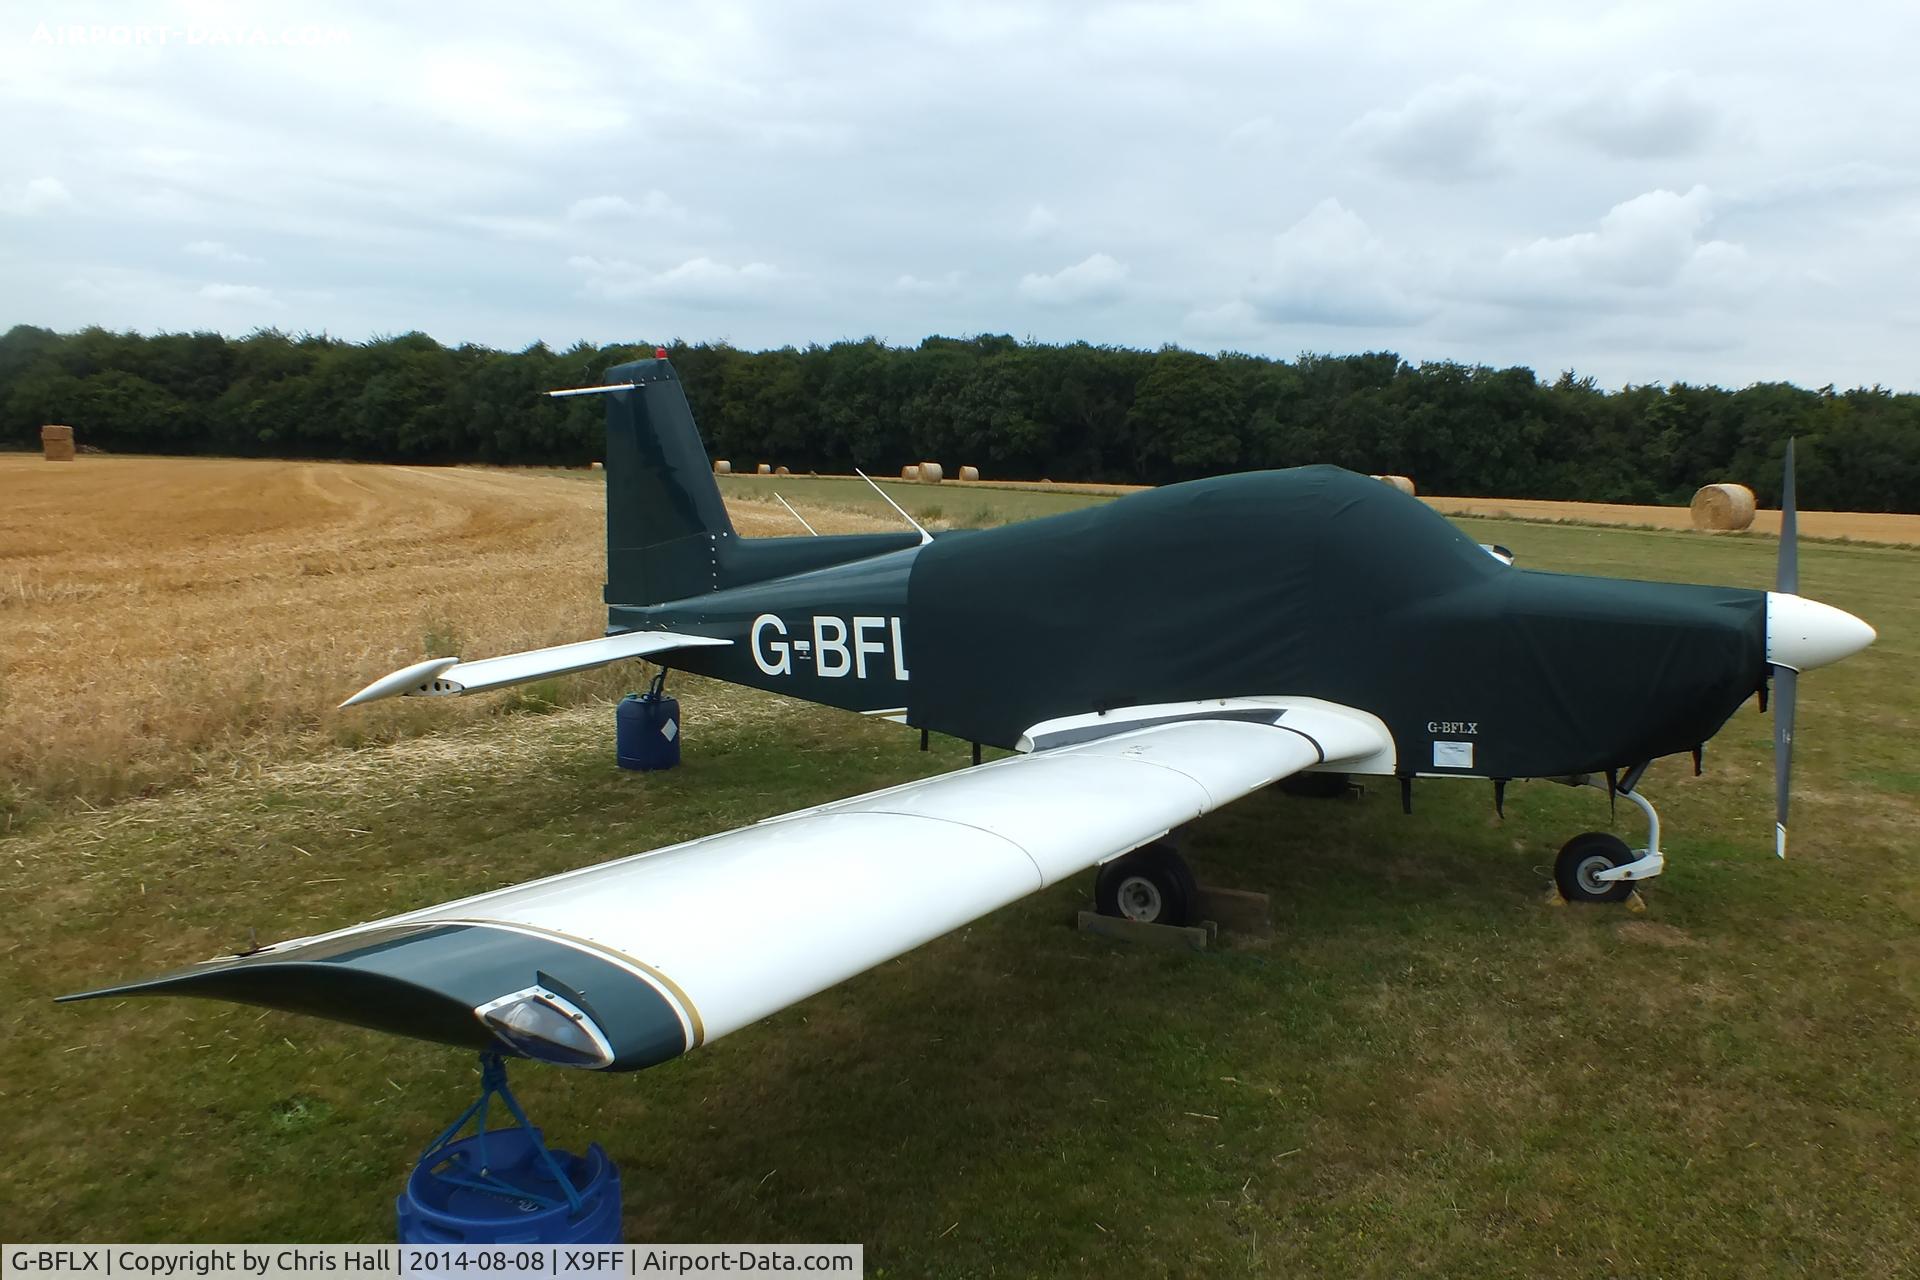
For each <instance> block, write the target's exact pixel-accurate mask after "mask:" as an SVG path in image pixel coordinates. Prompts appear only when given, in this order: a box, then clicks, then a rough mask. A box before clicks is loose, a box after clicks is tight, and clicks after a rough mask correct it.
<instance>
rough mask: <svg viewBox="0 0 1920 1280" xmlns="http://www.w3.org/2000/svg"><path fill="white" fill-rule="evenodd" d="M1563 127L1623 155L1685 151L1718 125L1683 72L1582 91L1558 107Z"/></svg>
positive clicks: (1713, 110) (1698, 145)
mask: <svg viewBox="0 0 1920 1280" xmlns="http://www.w3.org/2000/svg"><path fill="white" fill-rule="evenodd" d="M1560 119H1561V122H1562V124H1563V125H1564V126H1565V127H1566V129H1567V130H1568V132H1570V133H1572V134H1573V135H1574V136H1576V137H1578V138H1581V139H1584V140H1585V141H1587V142H1589V143H1591V144H1592V145H1593V146H1595V147H1598V148H1599V149H1600V150H1601V151H1604V152H1606V153H1607V154H1608V155H1612V156H1617V157H1621V158H1625V159H1644V158H1658V157H1665V156H1683V155H1690V154H1692V153H1694V152H1697V151H1699V150H1700V149H1701V148H1702V147H1704V146H1705V145H1706V144H1707V142H1708V141H1709V140H1710V139H1711V138H1712V137H1713V135H1714V133H1715V132H1716V131H1717V130H1718V129H1719V128H1720V125H1721V120H1720V112H1719V109H1718V108H1717V107H1715V106H1714V104H1713V101H1712V99H1710V98H1709V97H1708V96H1707V94H1706V92H1705V91H1704V90H1703V89H1701V88H1700V86H1699V85H1697V84H1695V83H1694V81H1693V80H1692V79H1691V78H1690V77H1687V76H1681V75H1663V76H1655V77H1653V78H1651V79H1646V80H1640V81H1637V82H1635V83H1632V84H1628V85H1623V86H1615V87H1612V88H1609V89H1602V90H1596V91H1594V92H1591V93H1588V94H1586V95H1584V96H1582V97H1581V98H1579V99H1578V100H1576V101H1575V102H1573V103H1571V104H1569V105H1568V106H1567V107H1566V108H1564V109H1563V110H1562V111H1561V112H1560Z"/></svg>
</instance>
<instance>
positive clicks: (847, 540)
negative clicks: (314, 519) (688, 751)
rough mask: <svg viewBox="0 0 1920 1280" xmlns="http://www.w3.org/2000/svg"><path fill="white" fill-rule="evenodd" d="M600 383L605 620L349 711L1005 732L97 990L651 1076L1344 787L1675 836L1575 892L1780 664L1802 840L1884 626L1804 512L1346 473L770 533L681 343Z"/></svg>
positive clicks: (1785, 739)
mask: <svg viewBox="0 0 1920 1280" xmlns="http://www.w3.org/2000/svg"><path fill="white" fill-rule="evenodd" d="M576 393H580V394H596V395H602V396H604V397H605V401H606V406H607V452H606V463H605V466H606V475H607V581H606V590H605V599H606V603H607V606H608V634H607V635H606V636H604V637H602V638H600V639H595V640H585V641H580V642H577V643H574V644H569V645H561V646H557V647H555V648H552V649H544V650H536V651H533V652H531V653H524V654H514V655H509V656H507V657H503V658H489V659H481V660H478V661H472V662H469V661H463V660H461V659H459V658H455V657H438V658H432V659H429V660H427V661H426V662H423V663H419V664H416V665H415V666H413V667H409V668H406V669H404V670H402V671H397V672H394V673H393V674H391V675H389V676H386V677H383V678H381V679H380V680H377V681H375V682H374V683H373V684H371V685H369V686H368V687H367V688H366V689H364V690H362V691H361V692H360V693H359V694H357V695H355V696H354V697H353V698H351V699H349V700H348V704H349V705H351V704H354V703H359V702H366V701H371V700H373V699H376V698H381V697H387V696H395V695H404V696H427V697H433V696H452V695H459V694H464V693H473V692H480V691H484V690H487V689H492V688H497V687H500V686H503V685H508V684H514V683H518V682H521V681H525V680H532V679H539V678H542V677H546V676H551V675H555V674H559V673H563V672H567V671H574V670H580V669H583V668H586V667H591V666H598V665H602V664H605V663H609V662H615V661H621V660H626V659H631V658H635V657H645V658H651V659H653V660H654V661H656V662H659V663H661V664H662V665H663V666H670V667H672V668H675V669H678V670H684V671H690V672H695V673H698V674H701V675H706V676H710V677H713V678H716V679H721V680H727V681H732V682H735V683H738V684H743V685H750V686H753V687H756V688H761V689H767V690H772V691H774V692H777V693H782V694H786V695H790V696H793V697H798V698H803V699H807V700H809V701H813V702H818V703H824V704H827V705H830V706H834V707H841V708H846V709H849V710H854V711H861V712H868V713H876V714H884V715H890V716H895V717H897V718H900V719H903V720H904V722H905V723H907V724H909V725H912V726H916V727H919V728H921V729H924V730H927V731H930V732H937V733H941V734H948V735H952V736H955V737H959V738H962V739H966V740H969V741H971V742H974V743H984V744H989V745H994V746H1000V747H1007V748H1014V749H1015V750H1016V751H1017V754H1015V755H1013V756H1010V757H1007V758H1004V759H1000V760H995V761H993V762H991V763H989V764H986V765H984V766H981V767H978V768H973V769H965V770H961V771H960V772H958V773H955V774H948V775H944V776H941V777H936V778H931V779H926V780H923V781H919V782H913V783H908V784H905V785H904V786H901V787H896V788H890V789H888V790H885V791H881V792H876V793H874V794H873V795H869V796H861V797H856V798H854V799H851V800H845V801H838V802H835V803H831V804H827V805H822V806H820V807H818V808H816V809H810V810H805V811H802V812H800V813H797V814H790V815H786V816H785V817H782V818H778V819H773V820H770V821H768V822H766V823H762V824H759V825H757V826H754V827H748V828H744V829H742V830H738V831H732V832H726V833H723V834H720V835H715V836H710V837H707V838H705V839H703V840H697V841H692V842H689V843H687V844H684V845H678V846H674V847H671V848H667V849H661V850H653V851H649V852H646V853H641V854H637V855H634V856H632V857H628V858H624V859H621V860H618V861H614V862H610V863H605V864H602V865H599V866H593V867H587V868H583V869H581V870H579V871H575V872H570V873H568V874H566V875H562V876H558V877H553V878H551V879H548V880H543V881H536V882H533V883H531V884H527V885H522V886H517V887H515V888H511V889H503V890H497V891H494V892H492V893H487V894H482V895H479V896H478V897H474V898H469V899H463V900H461V901H458V902H453V903H447V904H443V905H441V906H438V907H429V908H426V909H424V910H421V911H415V912H410V913H407V914H405V915H402V916H397V917H392V918H390V919H387V920H381V921H374V922H370V923H366V924H360V925H354V926H351V927H348V928H345V929H339V930H335V931H333V932H331V933H326V934H321V935H316V936H314V937H309V938H301V939H295V940H293V941H290V942H286V943H280V944H277V945H275V946H273V947H267V948H263V949H261V950H259V951H256V952H252V953H249V954H248V955H245V956H239V957H226V958H221V959H217V960H214V961H209V962H207V963H205V964H202V965H196V966H193V967H192V968H190V969H187V970H183V971H180V972H177V973H174V974H169V975H166V976H163V977H161V978H157V979H152V980H148V981H145V982H137V983H131V984H123V985H118V986H114V987H108V988H103V989H101V990H100V991H96V992H89V993H86V994H88V995H105V994H139V993H179V994H198V995H208V996H216V997H222V998H227V999H234V1000H242V1001H248V1002H252V1003H257V1004H266V1005H270V1006H275V1007H280V1008H287V1009H295V1010H299V1011H302V1012H307V1013H315V1014H320V1015H323V1016H327V1017H332V1018H336V1019H340V1020H343V1021H348V1022H356V1023H360V1024H363V1025H368V1026H374V1027H378V1028H381V1029H383V1030H389V1031H394V1032H396V1033H399V1034H405V1035H413V1036H419V1037H423V1038H427V1039H433V1040H440V1041H444V1042H447V1043H453V1044H461V1045H467V1046H470V1047H477V1048H481V1049H485V1050H492V1051H503V1052H512V1053H519V1054H522V1055H525V1056H529V1057H535V1058H541V1059H544V1060H547V1061H552V1062H560V1063H564V1064H567V1065H575V1066H584V1067H595V1068H611V1069H631V1068H634V1067H642V1066H647V1065H650V1064H651V1063H654V1062H659V1061H662V1060H664V1059H666V1058H669V1057H673V1056H675V1055H677V1054H679V1053H683V1052H685V1051H687V1050H688V1049H691V1048H692V1047H694V1046H696V1045H698V1044H700V1043H703V1042H704V1041H705V1040H708V1039H711V1038H714V1037H715V1036H717V1035H720V1034H724V1033H725V1032H727V1031H729V1030H732V1029H734V1028H736V1027H739V1026H743V1025H746V1024H747V1023H749V1022H751V1021H753V1020H755V1019H756V1018H759V1017H761V1016H764V1015H766V1014H768V1013H771V1012H774V1011H775V1010H777V1009H779V1008H782V1007H784V1006H785V1005H787V1004H790V1003H792V1002H793V1001H795V1000H798V999H801V998H803V997H805V996H806V995H808V994H811V993H812V992H815V991H818V990H821V989H823V988H824V987H826V986H828V985H831V984H832V983H834V982H837V981H839V980H841V979H843V978H845V977H848V976H851V975H852V974H854V973H857V972H859V971H861V970H862V969H865V968H868V967H870V966H872V965H874V964H877V963H879V962H881V961H882V960H885V959H888V958H891V957H893V956H896V955H899V954H901V953H902V952H903V951H905V950H907V949H909V948H911V947H913V946H916V945H918V944H919V943H921V942H924V941H927V940H928V939H930V938H932V937H935V936H937V935H938V934H940V933H943V932H946V931H947V930H949V929H952V928H955V927H957V926H959V925H961V924H964V923H966V922H967V921H969V920H972V919H975V918H977V917H978V916H979V915H981V914H984V913H985V912H987V911H990V910H993V909H994V908H996V907H998V906H1000V905H1002V904H1004V903H1006V902H1010V901H1012V900H1014V899H1015V898H1018V897H1020V896H1023V895H1024V894H1026V893H1030V892H1033V891H1034V890H1036V889H1039V888H1044V887H1046V886H1047V885H1050V884H1053V883H1056V882H1057V881H1059V880H1060V879H1062V878H1065V877H1067V876H1070V875H1074V874H1078V873H1080V872H1083V871H1085V870H1086V869H1088V868H1091V867H1099V868H1101V871H1100V875H1099V877H1098V878H1097V881H1096V887H1097V892H1098V894H1099V895H1100V900H1101V904H1102V906H1103V909H1109V910H1118V911H1120V912H1121V913H1122V914H1127V915H1133V916H1135V917H1136V918H1139V919H1146V920H1155V919H1166V918H1169V916H1170V915H1175V914H1177V913H1178V911H1179V909H1180V907H1181V904H1182V901H1183V899H1184V898H1185V897H1186V896H1187V895H1186V893H1185V888H1184V886H1189V885H1190V883H1191V881H1190V875H1188V873H1186V872H1185V871H1184V866H1183V864H1181V863H1180V862H1179V861H1178V858H1177V854H1175V853H1173V852H1172V851H1171V850H1170V849H1169V848H1167V847H1166V845H1165V844H1164V837H1166V836H1168V834H1169V833H1170V832H1173V831H1176V830H1177V829H1178V828H1180V827H1181V826H1183V825H1184V824H1186V823H1189V822H1191V821H1193V820H1195V819H1197V818H1198V817H1200V816H1202V815H1204V814H1205V813H1208V812H1210V811H1212V810H1213V809H1215V808H1218V807H1220V806H1221V805H1223V804H1226V803H1229V802H1231V801H1232V800H1234V799H1236V798H1239V797H1241V796H1244V795H1246V794H1249V793H1250V792H1251V791H1253V790H1256V789H1259V788H1261V787H1264V786H1267V785H1270V784H1272V783H1274V782H1276V781H1279V780H1281V779H1284V778H1286V777H1288V776H1290V775H1293V774H1298V773H1301V772H1306V771H1316V770H1317V771H1338V772H1345V773H1363V774H1379V775H1393V776H1397V777H1399V778H1401V779H1403V780H1405V784H1406V785H1409V786H1410V781H1411V779H1413V778H1415V777H1423V776H1438V777H1456V778H1461V777H1467V778H1483V779H1484V778H1491V779H1494V780H1495V782H1496V784H1498V785H1500V786H1504V784H1505V782H1506V781H1507V780H1511V779H1517V778H1554V779H1559V780H1579V779H1583V778H1584V779H1591V778H1594V777H1597V776H1604V777H1605V778H1606V779H1607V780H1608V781H1607V785H1608V786H1609V788H1610V789H1613V790H1616V791H1617V792H1618V793H1619V794H1623V795H1627V796H1629V797H1630V798H1632V799H1633V800H1634V802H1635V803H1636V804H1638V805H1640V807H1641V808H1642V809H1644V810H1645V811H1646V813H1647V815H1648V817H1649V819H1650V820H1651V830H1650V832H1649V839H1648V843H1647V846H1646V848H1645V849H1644V850H1643V851H1639V852H1638V853H1637V854H1636V853H1634V852H1632V851H1629V850H1627V849H1626V847H1625V845H1624V843H1622V842H1620V841H1618V840H1617V839H1615V838H1614V837H1611V836H1603V835H1600V834H1599V833H1589V834H1588V836H1582V837H1577V838H1576V840H1575V841H1573V842H1570V843H1569V846H1568V848H1567V849H1566V850H1563V851H1562V859H1561V864H1559V865H1557V867H1556V871H1557V873H1559V874H1558V876H1557V878H1558V879H1559V882H1560V884H1561V887H1562V889H1563V890H1564V891H1565V892H1567V893H1569V894H1570V895H1572V896H1576V897H1588V898H1591V899H1593V900H1603V899H1605V898H1607V897H1610V896H1615V895H1624V893H1625V892H1627V891H1629V890H1630V889H1631V887H1632V886H1631V883H1630V882H1632V881H1634V880H1640V879H1644V878H1645V877H1647V876H1650V875H1653V874H1656V873H1657V872H1658V871H1659V870H1660V868H1661V866H1662V865H1663V855H1662V853H1661V850H1660V848H1659V833H1658V819H1657V815H1655V814H1654V812H1653V810H1652V807H1651V805H1650V804H1649V803H1648V802H1647V801H1646V799H1645V797H1644V796H1642V795H1641V794H1640V792H1639V791H1638V789H1637V783H1638V781H1639V778H1640V774H1641V772H1642V771H1643V770H1644V768H1645V766H1646V764H1647V763H1648V762H1650V761H1652V760H1654V759H1656V758H1658V757H1661V756H1665V755H1669V754H1673V753H1676V752H1686V751H1691V750H1694V749H1696V748H1698V747H1699V746H1700V744H1702V743H1704V742H1705V741H1706V740H1707V739H1709V738H1710V737H1711V736H1712V735H1713V734H1714V733H1715V731H1717V730H1718V729H1719V728H1720V726H1721V725H1722V724H1723V723H1724V722H1725V721H1726V719H1727V718H1728V716H1730V715H1731V714H1732V713H1733V711H1734V710H1735V709H1736V708H1738V707H1739V706H1740V705H1741V703H1742V702H1744V701H1745V700H1746V699H1747V698H1749V697H1751V696H1753V695H1754V694H1755V692H1756V691H1764V690H1765V688H1766V687H1767V686H1768V684H1769V682H1770V681H1771V683H1772V684H1773V686H1774V688H1775V689H1776V691H1777V693H1778V697H1779V708H1778V710H1779V712H1780V715H1779V718H1778V720H1777V724H1776V745H1777V747H1778V748H1779V751H1780V760H1781V766H1780V767H1781V777H1780V782H1781V797H1782V799H1781V804H1782V808H1781V812H1780V819H1781V825H1780V830H1781V837H1780V840H1781V848H1782V849H1784V839H1785V836H1784V832H1785V808H1784V797H1785V786H1784V783H1785V762H1786V760H1787V759H1788V758H1789V756H1788V754H1787V752H1788V748H1790V744H1791V708H1792V705H1793V689H1794V681H1795V679H1796V678H1797V675H1798V672H1799V671H1801V670H1804V669H1807V668H1810V667H1813V666H1818V665H1821V664H1822V663H1825V662H1830V661H1834V660H1837V659H1838V658H1841V657H1844V656H1846V655H1847V654H1849V653H1851V652H1854V651H1855V650H1857V649H1859V648H1860V647H1862V646H1864V645H1865V644H1866V643H1868V642H1869V641H1871V639H1872V638H1873V633H1872V631H1871V629H1870V628H1868V627H1867V626H1866V625H1865V624H1864V623H1862V622H1860V621H1859V620H1858V619H1855V618H1853V617H1852V616H1851V615H1848V614H1846V613H1843V612H1841V611H1839V610H1837V609H1832V608H1829V607H1827V606H1825V605H1821V604H1818V603H1815V602H1813V601H1809V600H1806V599H1804V598H1802V597H1800V596H1799V595H1798V594H1797V590H1796V588H1797V560H1794V561H1792V565H1791V572H1789V552H1790V549H1791V548H1792V546H1793V545H1794V544H1793V539H1792V531H1791V519H1790V517H1791V506H1790V504H1789V506H1788V515H1789V520H1788V530H1787V536H1786V537H1784V538H1783V543H1782V572H1781V581H1780V584H1779V586H1780V589H1779V590H1776V591H1774V592H1767V591H1760V590H1750V589H1744V588H1728V587H1711V586H1684V585H1675V584H1668V583H1653V582H1634V581H1621V580H1616V579H1607V578H1595V577H1583V576H1577V575H1569V574H1555V573H1543V572H1536V571H1533V570H1529V569H1525V568H1518V567H1514V566H1513V565H1511V564H1509V563H1508V562H1507V561H1506V559H1505V558H1504V557H1496V556H1493V555H1490V554H1489V553H1488V551H1487V550H1486V549H1485V548H1483V547H1482V546H1480V545H1479V544H1477V543H1476V542H1474V541H1473V540H1472V539H1470V538H1468V537H1467V536H1466V535H1465V534H1463V533H1462V532H1460V531H1459V530H1458V529H1456V528H1455V527H1454V526H1452V525H1451V524H1449V523H1448V522H1447V521H1446V520H1445V519H1443V518H1442V517H1440V516H1439V515H1438V514H1436V513H1435V512H1433V511H1432V510H1430V509H1429V508H1428V507H1427V506H1426V505H1425V504H1423V503H1421V502H1419V501H1417V500H1416V499H1414V498H1412V497H1410V496H1407V495H1404V494H1401V493H1399V492H1397V491H1396V490H1394V489H1391V488H1389V487H1387V486H1385V485H1382V484H1379V483H1378V482H1376V481H1373V480H1371V479H1369V478H1367V477H1364V476H1359V475H1355V474H1352V473H1350V472H1346V471H1342V470H1339V469H1337V468H1333V467H1304V468H1299V469H1295V470H1290V471H1270V472H1258V473H1250V474H1242V475H1231V476H1222V477H1217V478H1213V479H1207V480H1199V481H1193V482H1190V483H1187V484H1179V485H1172V486H1169V487H1166V488H1163V489H1156V490H1150V491H1146V492H1142V493H1139V494H1135V495H1131V496H1128V497H1124V498H1120V499H1117V500H1115V501H1112V502H1110V503H1107V504H1104V505H1101V506H1097V507H1091V508H1088V509H1086V510H1082V511H1077V512H1071V513H1067V514H1063V515H1058V516H1052V517H1048V518H1044V519H1039V520H1032V521H1027V522H1024V523H1020V524H1015V525H1009V526H1006V527H1004V528H999V529H992V530H982V531H967V532H952V533H946V534H943V535H941V536H938V537H933V536H929V535H927V534H925V533H924V532H922V531H920V530H918V529H917V528H916V529H914V530H910V531H902V532H900V533H897V534H870V535H859V536H846V537H792V538H753V539H744V538H741V537H740V536H739V535H738V533H737V532H736V530H735V529H734V528H733V525H732V522H731V521H730V520H729V518H728V516H727V512H726V509H725V507H724V505H723V503H722V501H721V497H720V492H719V489H718V487H717V485H716V483H715V481H714V479H713V475H712V471H711V466H710V464H709V462H708V458H707V455H706V451H705V450H704V448H703V447H702V445H701V442H700V438H699V435H698V432H697V429H696V427H695V424H694V421H693V417H692V414H691V411H690V409H689V407H688V405H687V401H686V398H685V396H684V394H683V392H682V389H681V386H680V383H679V380H678V377H677V375H676V374H675V371H674V369H673V367H672V365H671V364H670V363H669V362H668V361H667V360H666V359H664V358H657V359H654V360H642V361H636V362H633V363H630V364H626V365H622V366H619V367H617V368H615V369H612V370H610V371H609V373H608V375H607V378H606V383H605V385H602V386H596V387H591V388H580V389H576ZM1789 457H1790V455H1789ZM1788 475H1789V492H1790V484H1791V469H1790V467H1789V472H1788ZM1582 841H1585V842H1586V843H1584V844H1583V843H1581V842H1582ZM1607 842H1611V844H1608V843H1607ZM721 905H724V908H725V910H724V915H725V919H726V921H727V925H726V927H725V928H724V929H713V928H709V927H708V926H707V924H706V920H707V918H708V917H709V916H710V915H711V914H712V913H713V912H714V911H716V910H718V909H719V907H720V906H721ZM849 921H852V922H853V923H852V924H851V925H849V923H848V922H849Z"/></svg>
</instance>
